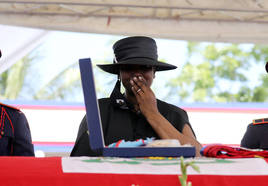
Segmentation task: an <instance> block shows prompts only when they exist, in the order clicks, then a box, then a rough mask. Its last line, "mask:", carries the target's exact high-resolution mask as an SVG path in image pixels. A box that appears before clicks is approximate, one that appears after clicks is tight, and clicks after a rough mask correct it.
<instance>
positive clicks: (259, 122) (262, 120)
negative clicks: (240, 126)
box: [252, 118, 268, 125]
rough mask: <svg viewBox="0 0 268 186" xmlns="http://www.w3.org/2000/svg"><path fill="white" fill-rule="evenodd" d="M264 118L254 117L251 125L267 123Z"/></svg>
mask: <svg viewBox="0 0 268 186" xmlns="http://www.w3.org/2000/svg"><path fill="white" fill-rule="evenodd" d="M264 119H267V118H263V119H254V120H253V122H252V123H253V125H261V124H268V121H264ZM257 120H261V121H257Z"/></svg>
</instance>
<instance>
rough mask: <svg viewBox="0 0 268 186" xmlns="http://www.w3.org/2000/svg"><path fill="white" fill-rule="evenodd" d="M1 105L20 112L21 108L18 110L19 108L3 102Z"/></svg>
mask: <svg viewBox="0 0 268 186" xmlns="http://www.w3.org/2000/svg"><path fill="white" fill-rule="evenodd" d="M0 105H1V106H5V107H8V108H11V109H15V110H18V111H20V109H19V108H17V107H14V106H10V105H7V104H4V103H1V102H0Z"/></svg>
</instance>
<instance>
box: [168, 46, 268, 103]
mask: <svg viewBox="0 0 268 186" xmlns="http://www.w3.org/2000/svg"><path fill="white" fill-rule="evenodd" d="M187 49H188V61H187V62H186V64H185V65H184V66H183V68H182V72H181V73H180V74H179V75H178V76H177V77H175V78H173V79H170V80H169V82H168V83H167V87H170V92H169V95H171V94H177V95H179V96H180V98H181V100H183V101H185V100H187V101H192V102H210V101H211V102H264V101H266V100H267V99H268V91H267V88H268V84H267V83H268V79H267V75H266V74H265V70H264V64H265V62H266V61H268V46H260V45H246V46H245V45H236V44H211V43H193V42H189V43H188V47H187ZM258 65H259V66H261V68H262V69H263V71H262V72H257V73H255V74H254V73H252V68H256V66H258ZM252 76H257V77H258V84H256V83H255V84H254V83H252V82H251V79H252Z"/></svg>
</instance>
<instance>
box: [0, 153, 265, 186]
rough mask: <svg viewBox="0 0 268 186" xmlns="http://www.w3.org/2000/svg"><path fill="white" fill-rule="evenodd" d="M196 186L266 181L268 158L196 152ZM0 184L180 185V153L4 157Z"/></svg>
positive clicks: (0, 161)
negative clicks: (177, 155) (210, 155)
mask: <svg viewBox="0 0 268 186" xmlns="http://www.w3.org/2000/svg"><path fill="white" fill-rule="evenodd" d="M192 160H194V161H195V164H196V165H197V166H199V168H200V173H197V172H196V171H194V170H193V169H192V168H191V167H189V168H188V169H187V170H188V175H189V176H188V181H191V182H192V184H193V186H202V185H204V186H215V185H217V186H225V185H226V186H227V185H228V186H229V185H236V186H240V185H241V186H252V185H253V184H254V185H258V186H262V185H263V186H264V185H267V183H268V164H267V162H266V160H265V159H264V158H225V159H220V158H205V157H203V158H194V159H185V161H192ZM0 164H1V169H0V178H1V179H0V180H1V185H22V186H35V185H39V186H47V185H53V186H54V185H64V186H68V185H79V186H83V185H101V186H104V185H116V186H120V185H129V186H138V185H139V186H144V185H158V186H159V185H160V186H161V185H163V186H164V185H165V186H166V185H169V186H170V185H180V183H179V179H178V175H180V174H181V171H180V159H179V158H161V157H159V158H157V157H151V158H111V157H45V158H34V157H0Z"/></svg>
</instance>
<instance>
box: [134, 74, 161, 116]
mask: <svg viewBox="0 0 268 186" xmlns="http://www.w3.org/2000/svg"><path fill="white" fill-rule="evenodd" d="M130 83H131V85H132V91H133V93H134V95H135V97H136V99H137V102H138V105H139V108H140V111H141V112H142V114H143V115H144V116H145V117H146V118H147V117H148V116H150V115H151V114H156V113H158V108H157V102H156V98H155V95H154V93H153V91H152V89H151V88H150V87H149V86H147V84H146V81H145V79H144V78H143V77H142V76H138V77H134V78H133V79H132V80H130Z"/></svg>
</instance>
